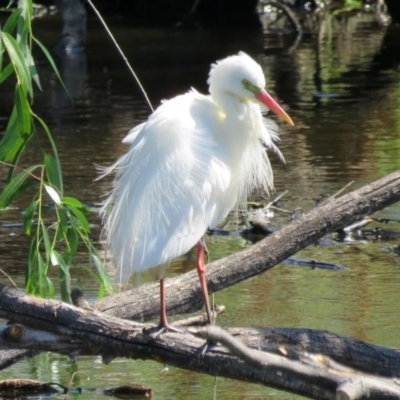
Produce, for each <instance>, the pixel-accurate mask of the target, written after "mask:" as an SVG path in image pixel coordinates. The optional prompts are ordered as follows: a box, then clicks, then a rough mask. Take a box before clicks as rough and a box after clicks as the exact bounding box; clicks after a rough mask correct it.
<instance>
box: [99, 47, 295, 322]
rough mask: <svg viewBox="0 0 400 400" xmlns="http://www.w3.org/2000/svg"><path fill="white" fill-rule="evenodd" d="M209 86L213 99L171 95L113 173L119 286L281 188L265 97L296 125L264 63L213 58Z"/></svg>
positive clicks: (110, 207) (108, 227)
mask: <svg viewBox="0 0 400 400" xmlns="http://www.w3.org/2000/svg"><path fill="white" fill-rule="evenodd" d="M208 83H209V86H210V95H208V96H205V95H202V94H200V93H198V92H197V91H195V90H193V89H192V90H191V91H189V92H188V93H186V94H183V95H180V96H177V97H175V98H173V99H171V100H168V101H164V102H163V103H162V104H161V105H160V106H159V107H158V108H157V109H156V110H155V112H154V113H153V114H152V115H151V116H150V117H149V119H148V120H147V121H146V122H145V123H142V124H140V125H138V126H136V127H135V128H133V129H132V130H131V131H130V132H129V134H128V136H127V137H126V138H125V139H124V142H125V143H127V144H129V145H130V148H129V151H128V152H127V153H126V154H125V155H123V156H122V157H120V158H119V159H118V161H117V162H116V163H115V164H114V165H112V166H111V167H109V168H107V169H106V170H105V174H108V173H112V172H114V171H115V172H116V176H115V181H114V188H113V190H112V192H111V195H110V196H109V198H108V199H107V201H106V202H105V204H104V207H103V209H102V213H103V215H104V217H105V229H104V232H105V236H106V239H107V247H108V249H109V251H110V252H111V255H112V261H113V264H114V265H115V267H116V269H117V278H118V280H119V281H120V282H124V281H126V280H127V279H128V278H129V276H130V275H131V274H132V273H134V272H141V271H144V270H147V269H150V268H153V267H156V266H159V265H160V264H162V265H167V264H168V263H169V262H170V261H171V260H172V259H174V258H175V257H178V256H180V255H182V254H184V253H186V252H187V251H189V250H190V249H191V248H192V247H193V246H194V245H195V244H196V243H198V242H199V241H200V239H201V238H202V236H203V235H204V233H205V232H206V230H207V228H209V227H210V228H213V227H215V226H216V225H217V224H218V223H219V222H220V221H221V220H222V219H223V218H225V217H226V215H227V214H228V213H229V211H230V210H232V208H233V207H234V206H235V204H240V203H241V202H243V201H245V200H246V198H247V196H248V195H249V194H250V193H251V192H252V191H253V190H254V189H256V188H257V189H262V190H265V191H268V190H269V189H271V188H272V186H273V177H272V169H271V166H270V163H269V160H268V157H267V154H266V151H265V147H267V148H272V149H273V150H275V151H277V152H278V153H279V151H278V150H277V148H276V146H275V144H274V141H276V140H277V133H276V130H275V128H274V124H273V123H272V124H271V123H268V122H267V123H266V122H265V120H264V119H263V117H262V113H261V108H260V104H261V103H260V102H263V103H264V104H266V105H267V106H269V108H271V109H272V110H273V111H275V112H277V113H278V114H280V115H281V116H282V117H283V118H284V119H286V120H287V121H288V122H289V123H292V122H291V120H290V118H289V117H288V116H287V114H286V113H284V111H283V110H282V109H281V108H280V107H279V106H278V105H277V103H275V102H274V101H273V100H272V99H271V98H270V97H269V95H268V94H267V93H266V92H265V91H264V89H263V88H264V86H265V78H264V74H263V72H262V69H261V67H260V66H259V65H258V64H257V63H256V62H255V61H254V60H253V59H251V58H250V57H249V56H248V55H246V54H245V53H242V52H240V53H239V54H238V55H234V56H231V57H228V58H226V59H224V60H221V61H219V62H217V63H216V64H214V65H213V66H212V67H211V71H210V76H209V80H208ZM265 96H267V97H265ZM271 128H272V129H271ZM264 146H265V147H264ZM279 154H280V153H279ZM199 274H200V271H199ZM162 278H163V276H160V279H162ZM161 283H162V284H163V281H162V282H161ZM163 322H164V323H163ZM161 323H162V324H163V325H166V321H161Z"/></svg>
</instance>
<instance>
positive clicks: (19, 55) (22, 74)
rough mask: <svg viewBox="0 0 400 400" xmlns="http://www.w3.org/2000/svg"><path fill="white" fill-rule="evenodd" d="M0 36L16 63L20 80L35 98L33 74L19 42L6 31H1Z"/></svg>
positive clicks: (12, 60) (14, 63) (11, 58)
mask: <svg viewBox="0 0 400 400" xmlns="http://www.w3.org/2000/svg"><path fill="white" fill-rule="evenodd" d="M0 37H1V39H2V40H3V42H4V46H5V47H6V49H7V53H8V55H9V57H10V60H11V62H12V64H13V65H14V68H15V71H16V73H17V76H18V80H19V81H20V82H21V83H22V85H25V87H26V89H27V91H28V92H29V94H30V96H31V98H33V89H32V81H31V75H30V72H29V69H28V67H27V65H26V62H25V57H24V54H23V52H22V50H21V47H20V46H19V44H18V42H17V41H16V40H15V39H14V38H13V37H12V36H11V35H10V34H8V33H6V32H0Z"/></svg>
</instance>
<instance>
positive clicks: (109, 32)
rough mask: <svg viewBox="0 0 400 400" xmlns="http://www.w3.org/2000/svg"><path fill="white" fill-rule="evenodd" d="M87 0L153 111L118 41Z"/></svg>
mask: <svg viewBox="0 0 400 400" xmlns="http://www.w3.org/2000/svg"><path fill="white" fill-rule="evenodd" d="M87 2H88V3H89V5H90V6H91V7H92V8H93V11H94V12H95V13H96V15H97V16H98V18H99V20H100V22H101V23H102V24H103V26H104V29H105V30H106V32H107V33H108V35H109V36H110V38H111V40H112V41H113V43H114V45H115V47H116V48H117V50H118V51H119V53H120V54H121V56H122V59H123V60H124V61H125V64H126V65H127V66H128V69H129V71H131V73H132V75H133V77H134V78H135V80H136V82H137V84H138V85H139V87H140V90H141V91H142V93H143V95H144V97H145V99H146V101H147V104H148V105H149V107H150V109H151V111H152V112H154V108H153V106H152V105H151V102H150V99H149V97H148V96H147V93H146V91H145V89H144V87H143V86H142V84H141V83H140V80H139V78H138V76H137V75H136V73H135V71H134V70H133V68H132V67H131V65H130V64H129V61H128V59H127V58H126V56H125V54H124V52H123V51H122V49H121V47H120V46H119V44H118V42H117V41H116V40H115V38H114V36H113V34H112V33H111V31H110V29H109V28H108V26H107V24H106V22H105V21H104V19H103V17H102V16H101V14H100V12H99V11H98V10H97V8H96V7H95V6H94V4H93V3H92V2H91V0H87Z"/></svg>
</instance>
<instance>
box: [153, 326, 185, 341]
mask: <svg viewBox="0 0 400 400" xmlns="http://www.w3.org/2000/svg"><path fill="white" fill-rule="evenodd" d="M153 329H154V328H152V330H153ZM164 332H177V333H185V331H183V330H182V329H179V328H177V327H175V326H173V325H170V324H163V325H159V326H158V327H157V328H156V331H155V332H154V333H152V334H151V337H152V338H153V339H157V337H158V336H160V335H161V334H162V333H164Z"/></svg>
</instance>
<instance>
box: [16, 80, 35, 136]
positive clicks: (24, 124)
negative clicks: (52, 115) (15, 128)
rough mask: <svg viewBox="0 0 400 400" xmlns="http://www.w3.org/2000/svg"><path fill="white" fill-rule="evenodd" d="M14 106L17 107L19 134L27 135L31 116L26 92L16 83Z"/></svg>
mask: <svg viewBox="0 0 400 400" xmlns="http://www.w3.org/2000/svg"><path fill="white" fill-rule="evenodd" d="M15 106H16V107H17V114H18V124H19V130H20V134H21V133H22V134H27V135H29V134H30V133H31V128H32V116H31V110H30V107H29V103H28V99H27V96H26V92H25V90H24V86H23V85H21V83H18V84H17V87H16V93H15Z"/></svg>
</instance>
